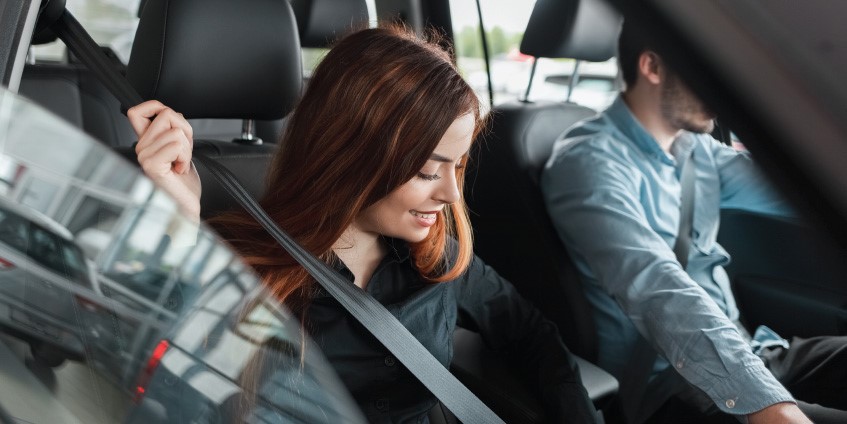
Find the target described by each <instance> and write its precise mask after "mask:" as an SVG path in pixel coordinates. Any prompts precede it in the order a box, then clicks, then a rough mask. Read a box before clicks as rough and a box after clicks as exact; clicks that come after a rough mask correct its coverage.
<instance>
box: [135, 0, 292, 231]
mask: <svg viewBox="0 0 847 424" xmlns="http://www.w3.org/2000/svg"><path fill="white" fill-rule="evenodd" d="M210 3H213V4H210ZM299 43H300V40H299V37H298V34H297V25H296V22H295V19H294V14H293V11H292V9H291V6H290V5H289V3H288V2H287V1H273V0H239V1H237V2H234V1H229V0H147V2H146V3H145V5H144V10H143V11H142V13H141V21H140V22H139V27H138V31H137V32H136V35H135V41H134V43H133V50H132V56H131V58H130V62H129V65H128V69H127V76H128V78H129V79H130V82H132V83H133V84H134V85H135V87H136V88H137V89H138V90H139V92H140V93H142V96H144V97H146V98H155V99H157V100H160V101H162V102H163V103H165V104H167V105H169V106H171V107H173V108H174V109H175V110H178V111H179V112H181V113H183V114H184V115H185V116H186V117H193V118H235V119H279V118H282V117H284V116H285V115H287V114H288V113H289V112H290V111H291V110H292V109H293V107H294V105H295V103H296V101H297V99H298V97H299V95H300V89H301V84H302V65H301V60H300V44H299ZM275 148H276V147H275V145H269V144H263V145H243V144H237V143H232V142H230V141H229V140H226V141H214V140H197V139H195V141H194V151H195V153H201V152H202V153H204V154H205V155H206V156H209V157H211V158H214V159H217V160H218V161H219V162H220V163H221V164H222V165H224V166H226V167H227V168H228V169H229V170H230V171H232V172H233V173H234V174H235V176H236V178H238V179H239V181H241V183H242V184H243V185H244V186H245V188H246V189H247V190H248V191H249V192H250V193H251V194H252V195H253V196H254V197H260V196H261V194H262V192H263V191H264V186H265V173H266V169H267V166H268V163H269V162H270V159H271V157H272V155H273V151H274V149H275ZM124 154H125V155H126V156H128V157H130V158H134V152H129V151H126V152H124ZM195 163H196V164H197V170H198V173H199V174H200V179H201V181H202V184H203V196H202V198H201V205H200V207H201V217H202V218H208V217H209V216H212V215H214V214H216V213H218V212H220V211H222V210H227V209H231V208H232V207H234V206H235V205H236V203H235V202H234V201H233V200H232V199H230V197H229V195H228V194H227V193H226V192H225V191H224V190H223V188H222V187H220V185H219V184H218V183H217V181H215V180H214V179H212V178H210V176H209V174H208V173H207V172H206V170H205V169H204V168H203V166H202V164H200V163H197V162H195Z"/></svg>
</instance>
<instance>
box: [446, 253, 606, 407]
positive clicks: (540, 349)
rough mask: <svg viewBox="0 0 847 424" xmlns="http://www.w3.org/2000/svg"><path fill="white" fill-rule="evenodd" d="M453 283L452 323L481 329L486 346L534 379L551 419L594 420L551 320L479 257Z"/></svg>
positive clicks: (584, 392)
mask: <svg viewBox="0 0 847 424" xmlns="http://www.w3.org/2000/svg"><path fill="white" fill-rule="evenodd" d="M455 287H456V299H457V307H458V316H457V324H458V325H459V326H461V327H463V328H467V329H469V330H472V331H476V332H478V333H480V335H481V336H482V338H483V341H484V342H485V344H486V346H487V347H489V348H491V349H493V350H497V351H504V352H506V354H507V355H508V356H509V359H510V360H511V361H513V363H516V364H519V366H520V368H521V371H522V374H523V375H526V376H529V377H528V380H530V382H532V380H534V381H536V382H537V385H538V389H539V393H540V394H541V396H542V404H543V405H544V407H545V410H546V412H547V415H548V418H551V419H550V422H579V423H594V422H596V420H597V418H596V415H597V411H596V410H595V408H594V405H593V404H592V402H591V400H590V399H589V397H588V392H587V391H586V390H585V387H584V386H583V385H582V380H581V379H580V376H579V369H578V367H577V364H576V361H575V360H574V357H573V355H572V354H571V353H570V352H569V351H568V349H567V348H566V347H565V344H564V342H562V339H561V336H560V335H559V330H558V328H557V327H556V325H555V324H553V323H552V322H550V321H549V320H547V319H545V318H543V317H542V315H541V313H540V312H539V311H538V309H536V308H535V307H534V306H533V305H532V304H530V303H529V302H528V301H527V300H525V299H524V298H523V297H521V296H520V294H518V292H517V290H515V288H514V287H513V286H512V285H511V284H510V283H509V282H508V281H506V280H505V279H503V278H502V277H500V275H498V274H497V273H496V272H495V271H494V270H493V269H491V267H489V266H487V265H485V264H484V263H483V262H482V260H480V259H479V258H478V257H474V259H473V261H472V262H471V265H470V267H469V268H468V271H467V272H466V273H465V276H464V278H462V279H461V280H460V281H459V284H457V285H456V286H455Z"/></svg>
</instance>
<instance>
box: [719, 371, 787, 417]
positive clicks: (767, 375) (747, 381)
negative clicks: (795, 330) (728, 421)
mask: <svg viewBox="0 0 847 424" xmlns="http://www.w3.org/2000/svg"><path fill="white" fill-rule="evenodd" d="M712 381H713V383H714V384H712V385H711V387H706V388H704V391H705V392H706V394H708V395H709V397H710V398H712V401H714V402H715V405H716V406H717V407H718V408H719V409H720V410H721V411H723V412H725V413H727V414H733V415H747V414H751V413H753V412H757V411H761V410H762V409H765V408H767V407H768V406H771V405H774V404H777V403H781V402H791V403H796V402H795V401H794V397H793V396H791V393H789V392H788V390H786V389H785V387H783V386H782V384H780V383H779V381H777V380H776V378H775V377H774V376H773V374H771V372H770V371H769V370H768V369H767V368H765V366H764V364H756V365H750V366H748V367H745V368H742V369H741V370H740V372H738V373H737V374H736V375H732V376H730V377H728V378H713V380H712Z"/></svg>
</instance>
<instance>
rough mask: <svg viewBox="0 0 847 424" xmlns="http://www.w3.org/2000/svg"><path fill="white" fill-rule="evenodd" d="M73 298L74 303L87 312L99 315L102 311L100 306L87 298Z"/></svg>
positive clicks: (75, 296) (77, 296)
mask: <svg viewBox="0 0 847 424" xmlns="http://www.w3.org/2000/svg"><path fill="white" fill-rule="evenodd" d="M74 298H75V299H76V303H77V304H78V305H79V306H82V307H83V308H85V309H86V310H88V311H89V312H94V313H96V314H99V313H101V312H103V311H104V308H103V307H102V306H100V305H99V304H98V303H97V302H95V301H93V300H91V299H89V298H87V297H83V296H80V295H74Z"/></svg>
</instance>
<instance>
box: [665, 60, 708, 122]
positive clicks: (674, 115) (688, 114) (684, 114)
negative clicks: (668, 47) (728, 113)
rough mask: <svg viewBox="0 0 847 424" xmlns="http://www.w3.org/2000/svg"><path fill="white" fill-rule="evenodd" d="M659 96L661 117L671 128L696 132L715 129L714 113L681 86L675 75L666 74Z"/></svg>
mask: <svg viewBox="0 0 847 424" xmlns="http://www.w3.org/2000/svg"><path fill="white" fill-rule="evenodd" d="M661 96H662V97H661V99H660V102H661V112H662V117H663V118H664V119H665V120H666V121H667V122H668V123H669V124H670V125H671V126H672V127H673V128H678V129H681V130H685V131H689V132H693V133H698V134H704V133H710V132H712V130H714V129H715V120H714V119H713V118H712V117H713V116H714V114H713V113H711V112H710V111H708V110H707V109H706V106H705V105H704V104H703V102H701V101H700V100H699V99H698V98H697V97H695V96H694V94H693V93H691V91H689V90H688V89H687V88H686V87H685V86H683V84H682V81H680V80H679V79H678V78H677V77H676V75H673V74H668V78H667V80H666V81H665V84H664V85H663V87H662V93H661ZM698 118H699V119H698Z"/></svg>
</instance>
